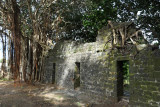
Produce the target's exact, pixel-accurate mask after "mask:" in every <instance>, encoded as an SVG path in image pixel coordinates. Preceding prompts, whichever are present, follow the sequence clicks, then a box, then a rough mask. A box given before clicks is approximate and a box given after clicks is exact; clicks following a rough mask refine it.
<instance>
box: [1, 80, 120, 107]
mask: <svg viewBox="0 0 160 107" xmlns="http://www.w3.org/2000/svg"><path fill="white" fill-rule="evenodd" d="M101 102H102V101H101V100H95V99H91V98H89V97H87V96H86V95H85V94H84V93H82V92H79V91H75V90H67V89H60V88H58V87H57V86H55V85H51V84H34V85H28V84H25V83H21V85H18V86H15V85H14V82H13V81H0V107H113V106H115V107H120V106H122V104H101Z"/></svg>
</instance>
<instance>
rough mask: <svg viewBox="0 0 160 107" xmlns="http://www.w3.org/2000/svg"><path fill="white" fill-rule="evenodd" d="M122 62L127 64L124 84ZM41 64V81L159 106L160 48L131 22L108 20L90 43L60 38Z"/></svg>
mask: <svg viewBox="0 0 160 107" xmlns="http://www.w3.org/2000/svg"><path fill="white" fill-rule="evenodd" d="M124 63H128V65H129V84H127V85H126V84H124V77H123V71H122V69H123V64H124ZM44 66H45V74H44V78H43V82H45V83H55V84H56V85H58V86H59V87H64V88H67V89H73V90H77V91H82V92H84V93H86V95H88V96H90V97H92V96H93V95H95V96H97V97H100V98H102V99H103V100H105V101H108V102H112V103H114V102H119V101H121V100H125V101H128V102H129V105H130V106H142V107H148V106H149V107H151V106H155V107H157V106H160V50H159V49H158V48H157V47H156V46H150V45H149V44H147V42H146V41H145V40H144V39H143V36H142V34H141V32H140V30H137V29H136V28H135V26H134V24H133V23H112V22H109V25H108V26H107V27H104V28H103V29H101V30H100V31H99V32H98V36H97V40H96V42H92V43H79V42H73V41H69V40H68V41H65V40H62V41H60V42H58V43H57V44H56V45H55V47H54V48H53V49H52V50H50V51H49V52H48V56H47V57H46V59H45V65H44ZM125 85H126V86H125Z"/></svg>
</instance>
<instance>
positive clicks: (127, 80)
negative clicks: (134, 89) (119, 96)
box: [123, 62, 129, 84]
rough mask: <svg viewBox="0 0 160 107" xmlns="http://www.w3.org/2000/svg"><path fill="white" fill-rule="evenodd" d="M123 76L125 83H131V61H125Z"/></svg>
mask: <svg viewBox="0 0 160 107" xmlns="http://www.w3.org/2000/svg"><path fill="white" fill-rule="evenodd" d="M123 73H124V74H123V77H124V84H129V63H128V62H124V63H123Z"/></svg>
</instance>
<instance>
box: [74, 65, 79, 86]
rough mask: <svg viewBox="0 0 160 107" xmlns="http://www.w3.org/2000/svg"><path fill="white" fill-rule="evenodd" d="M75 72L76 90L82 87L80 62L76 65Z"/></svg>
mask: <svg viewBox="0 0 160 107" xmlns="http://www.w3.org/2000/svg"><path fill="white" fill-rule="evenodd" d="M75 65H76V66H75V71H74V89H77V88H79V87H80V62H76V63H75Z"/></svg>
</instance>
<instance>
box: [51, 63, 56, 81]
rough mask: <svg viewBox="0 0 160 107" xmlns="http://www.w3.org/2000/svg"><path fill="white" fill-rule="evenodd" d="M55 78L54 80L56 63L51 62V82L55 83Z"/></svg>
mask: <svg viewBox="0 0 160 107" xmlns="http://www.w3.org/2000/svg"><path fill="white" fill-rule="evenodd" d="M55 80H56V63H53V71H52V84H54V83H55Z"/></svg>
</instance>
